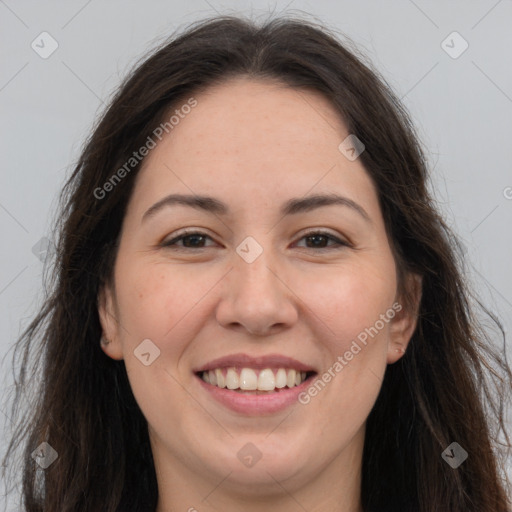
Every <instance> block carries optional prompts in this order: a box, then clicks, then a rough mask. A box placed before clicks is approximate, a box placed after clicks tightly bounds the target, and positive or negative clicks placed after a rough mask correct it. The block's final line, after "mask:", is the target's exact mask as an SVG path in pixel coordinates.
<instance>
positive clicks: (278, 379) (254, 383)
mask: <svg viewBox="0 0 512 512" xmlns="http://www.w3.org/2000/svg"><path fill="white" fill-rule="evenodd" d="M315 375H316V372H315V371H301V370H299V369H295V368H284V367H273V368H272V367H270V368H263V369H258V368H250V367H233V366H232V367H228V368H215V369H211V370H205V371H199V372H196V376H197V377H199V378H200V379H201V380H202V381H203V382H206V383H207V384H210V385H211V386H214V387H216V388H220V389H227V390H230V391H234V392H237V393H243V394H247V395H265V394H269V393H279V392H283V391H286V390H289V389H292V388H296V387H299V386H301V385H302V384H303V383H304V382H305V381H307V380H309V379H311V378H313V377H314V376H315Z"/></svg>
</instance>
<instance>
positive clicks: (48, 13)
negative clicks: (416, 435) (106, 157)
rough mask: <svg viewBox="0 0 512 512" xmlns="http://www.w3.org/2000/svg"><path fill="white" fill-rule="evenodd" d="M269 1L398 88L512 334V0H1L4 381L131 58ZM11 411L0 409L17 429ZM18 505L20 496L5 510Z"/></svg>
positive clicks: (439, 188) (474, 276) (452, 215)
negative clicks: (69, 200)
mask: <svg viewBox="0 0 512 512" xmlns="http://www.w3.org/2000/svg"><path fill="white" fill-rule="evenodd" d="M272 11H273V12H275V13H276V14H277V13H279V12H289V13H292V14H293V13H295V14H300V13H301V12H302V11H303V12H305V13H310V14H312V15H313V16H314V17H316V18H318V19H319V20H321V21H323V22H326V23H327V24H328V25H329V26H330V27H333V28H335V29H336V30H339V31H341V32H343V33H344V34H346V35H347V36H349V37H350V38H351V39H352V40H353V41H354V42H356V43H357V44H358V45H359V47H360V48H361V50H362V51H363V52H364V53H365V54H366V55H367V56H368V58H369V59H370V60H371V62H373V64H374V66H375V67H376V68H377V69H378V70H379V71H380V72H381V73H382V75H383V76H384V77H385V78H386V80H387V81H388V82H389V83H390V85H391V86H392V87H393V88H394V90H395V91H396V92H397V94H398V96H399V97H401V98H403V101H404V103H405V105H406V107H407V108H408V109H409V111H410V112H411V114H412V117H413V119H414V120H415V122H416V126H417V128H418V131H419V135H420V137H421V138H422V140H423V143H424V146H425V148H426V151H427V155H428V158H429V161H430V164H431V168H432V172H433V189H434V191H435V196H436V198H437V200H438V202H439V207H440V208H441V209H442V211H443V212H444V214H445V215H446V217H447V220H448V223H449V224H450V225H451V226H453V227H454V228H455V230H456V231H457V232H458V234H459V235H460V237H461V239H462V240H463V242H464V245H465V247H466V250H467V256H468V259H469V263H470V265H471V270H470V271H469V272H468V277H469V278H470V279H471V280H472V282H473V283H474V286H475V287H476V289H477V290H478V291H479V292H480V294H481V295H482V296H483V298H484V302H485V303H486V305H487V306H489V307H490V309H491V310H493V311H494V312H496V314H497V315H498V316H499V317H500V318H501V320H502V321H503V323H504V325H505V328H506V330H507V331H508V332H510V330H511V327H512V319H511V310H512V271H511V270H510V262H511V257H510V256H511V253H512V235H511V233H512V229H511V226H512V172H511V166H512V164H511V162H512V144H511V143H510V138H511V135H512V30H511V29H512V1H511V0H500V1H496V0H479V1H476V0H475V1H468V0H460V1H455V0H450V1H449V2H446V1H441V0H438V1H426V0H414V1H413V0H393V1H383V0H375V1H373V0H372V1H369V0H363V1H358V0H353V1H333V0H322V1H314V2H313V1H310V2H306V1H302V0H294V1H289V0H286V1H283V2H281V1H277V2H270V1H269V2H266V1H256V0H254V1H252V2H251V1H233V0H231V1H220V0H209V1H206V0H188V1H187V2H176V1H150V2H142V1H141V2H135V1H126V0H125V1H113V0H112V1H100V0H89V1H86V0H73V1H68V2H56V1H46V2H41V1H35V0H34V1H15V0H0V39H1V44H0V52H1V69H0V108H1V112H2V115H1V118H0V130H1V132H0V141H1V167H0V169H1V171H0V172H1V187H0V228H1V233H2V249H1V251H0V269H1V270H0V312H1V313H0V353H1V356H2V357H5V359H3V360H2V363H1V367H0V372H1V373H0V374H1V375H2V381H1V382H0V385H1V386H2V388H1V389H2V390H8V389H9V386H10V384H11V382H12V376H11V370H10V366H11V355H12V352H11V351H9V350H10V349H11V347H12V344H13V342H14V340H15V338H16V336H17V335H18V334H19V331H20V327H22V326H25V325H26V324H27V321H28V319H29V318H30V317H31V316H32V315H33V314H34V312H35V311H36V308H37V306H38V304H40V303H41V301H42V300H43V296H42V269H43V264H42V262H41V261H40V258H38V257H37V256H36V255H35V254H34V252H33V247H34V245H36V244H37V243H38V242H39V241H40V240H41V239H42V238H44V237H46V236H50V233H51V226H52V223H51V221H52V218H53V217H52V215H53V214H54V212H55V200H56V197H57V193H58V192H59V190H60V188H61V186H62V184H63V180H64V178H65V176H66V175H67V173H68V172H69V171H70V169H71V168H72V164H73V162H75V161H76V159H77V157H78V155H79V150H80V147H81V144H82V142H83V140H84V138H85V136H86V135H87V133H88V132H89V130H90V128H91V126H92V123H93V121H94V119H95V118H96V116H97V115H98V114H99V113H100V112H101V110H102V108H103V107H104V102H106V101H107V100H108V98H109V96H110V95H111V94H112V92H113V91H114V90H115V88H116V86H117V85H119V83H120V81H121V79H122V78H123V77H124V76H125V74H126V72H127V71H128V70H129V69H130V68H131V66H132V65H133V64H134V63H135V62H136V60H138V59H139V58H140V57H142V56H143V55H144V54H145V53H146V52H147V51H148V50H149V49H151V48H153V47H154V46H155V45H156V44H158V43H159V42H160V41H162V40H163V39H164V38H166V37H168V36H169V35H170V34H171V33H172V32H174V31H175V30H176V29H178V28H181V27H184V26H185V25H187V24H188V23H190V22H192V21H195V20H197V19H200V18H204V17H206V16H208V15H213V14H215V13H216V12H218V13H222V14H236V13H245V14H251V13H252V15H253V16H254V17H256V18H258V17H265V16H266V14H267V13H269V12H272ZM43 31H46V32H48V33H49V34H51V36H52V37H53V38H54V39H55V40H56V41H57V43H58V48H57V50H56V51H55V52H54V53H53V54H52V55H51V56H50V57H48V58H47V59H43V58H42V57H41V56H40V55H39V54H38V53H36V52H35V51H34V50H33V49H32V47H31V44H32V42H33V41H35V44H36V43H38V42H39V43H38V44H39V45H42V43H41V42H40V40H41V38H40V37H38V36H39V35H40V34H41V33H42V32H43ZM453 31H457V32H458V33H459V34H460V35H461V36H462V38H464V40H466V41H467V43H468V44H469V47H468V48H467V50H466V51H465V52H464V53H462V54H461V55H460V56H458V57H457V58H453V57H452V56H450V55H449V54H448V53H447V52H446V51H445V49H448V50H449V51H451V52H452V54H454V52H455V53H458V52H459V51H460V50H461V49H462V48H463V47H462V46H461V43H462V41H461V40H458V39H457V37H458V36H455V38H454V37H453V36H451V37H450V38H448V39H447V41H446V43H445V46H444V47H445V49H443V46H442V42H443V41H444V40H446V38H447V36H449V34H451V33H452V32H453ZM446 45H449V46H451V47H452V48H451V49H450V48H446ZM45 48H46V49H48V48H49V43H48V40H46V44H45ZM508 341H509V343H510V339H509V340H508ZM70 342H72V340H70ZM3 394H5V393H3ZM7 412H8V411H7V410H6V409H5V407H3V409H2V410H1V412H0V416H1V421H5V425H6V428H7V430H6V432H7V433H8V431H9V426H10V421H9V419H8V417H7V415H6V413H7ZM6 435H8V434H6ZM2 448H3V445H0V449H2ZM469 451H470V450H469ZM0 505H1V501H0ZM15 507H16V500H11V502H10V505H9V508H8V509H9V510H14V509H15ZM1 509H2V510H3V509H4V506H2V507H1Z"/></svg>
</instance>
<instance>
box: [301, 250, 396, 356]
mask: <svg viewBox="0 0 512 512" xmlns="http://www.w3.org/2000/svg"><path fill="white" fill-rule="evenodd" d="M303 280H304V282H303V289H304V290H306V289H307V290H308V292H307V294H306V293H305V294H304V296H305V297H307V299H306V301H305V302H306V303H307V306H308V308H310V309H311V310H312V311H314V312H315V313H316V315H317V316H318V317H319V318H320V319H321V320H322V321H323V325H324V326H325V331H326V334H327V339H330V340H332V349H333V350H336V352H338V353H339V352H340V351H345V350H347V349H348V348H347V347H348V346H349V345H350V343H351V341H352V340H353V339H356V338H357V337H358V335H359V334H360V333H362V332H365V330H366V329H368V328H371V327H372V326H374V325H375V323H376V322H377V321H378V320H379V319H380V318H381V315H386V312H387V311H388V310H389V309H390V308H391V306H392V304H393V302H394V300H395V296H396V276H395V271H394V263H393V261H392V260H390V261H388V262H384V261H381V262H380V264H379V265H377V264H374V265H370V264H369V263H368V262H366V264H365V262H354V263H352V264H350V265H347V266H343V267H340V268H339V269H337V270H336V269H334V270H332V269H330V270H329V272H328V273H326V274H324V275H320V274H319V273H318V274H317V275H316V276H315V275H312V274H309V275H308V276H303ZM385 325H386V326H387V323H386V324H385ZM377 327H378V328H379V331H384V332H385V331H386V329H385V328H383V327H382V325H381V322H379V324H378V326H377Z"/></svg>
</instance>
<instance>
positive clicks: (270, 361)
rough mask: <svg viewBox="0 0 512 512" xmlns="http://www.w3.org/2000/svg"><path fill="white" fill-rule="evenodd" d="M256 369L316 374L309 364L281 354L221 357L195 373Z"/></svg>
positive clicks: (197, 369)
mask: <svg viewBox="0 0 512 512" xmlns="http://www.w3.org/2000/svg"><path fill="white" fill-rule="evenodd" d="M229 367H241V368H254V369H258V370H263V369H265V368H292V369H294V370H300V371H302V372H314V371H315V369H314V368H313V367H311V366H309V365H307V364H304V363H301V362H300V361H297V359H294V358H293V357H288V356H283V355H280V354H268V355H265V356H249V355H247V354H230V355H228V356H224V357H219V358H218V359H214V360H213V361H209V362H208V363H206V364H204V365H203V366H200V367H198V368H196V369H195V370H194V373H198V372H206V371H208V370H215V369H216V368H229Z"/></svg>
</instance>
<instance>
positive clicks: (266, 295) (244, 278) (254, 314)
mask: <svg viewBox="0 0 512 512" xmlns="http://www.w3.org/2000/svg"><path fill="white" fill-rule="evenodd" d="M278 268H279V267H278V266H277V265H276V264H275V259H274V258H271V257H270V256H269V255H268V251H263V253H262V254H261V255H260V256H259V257H258V258H257V259H256V260H255V261H253V262H252V263H248V262H246V261H245V260H243V259H242V258H241V257H239V256H238V254H235V255H234V268H233V269H232V270H231V272H229V273H228V275H227V276H226V279H224V280H223V281H224V282H223V288H222V299H221V301H220V303H219V305H218V307H217V310H216V317H217V321H218V322H219V324H220V325H222V326H223V327H225V328H228V329H233V328H234V329H239V330H241V329H244V330H246V331H247V332H249V333H250V334H252V335H255V336H268V335H270V334H274V333H276V332H278V331H279V330H285V329H287V328H289V327H291V326H292V325H293V324H294V323H295V322H296V321H297V318H298V309H297V296H296V295H295V294H294V293H293V290H292V289H291V288H290V286H289V284H288V282H287V279H286V275H285V273H284V272H283V270H281V271H279V270H278Z"/></svg>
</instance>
